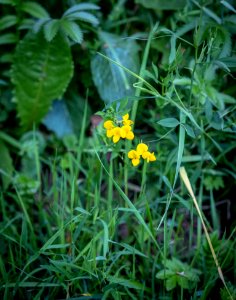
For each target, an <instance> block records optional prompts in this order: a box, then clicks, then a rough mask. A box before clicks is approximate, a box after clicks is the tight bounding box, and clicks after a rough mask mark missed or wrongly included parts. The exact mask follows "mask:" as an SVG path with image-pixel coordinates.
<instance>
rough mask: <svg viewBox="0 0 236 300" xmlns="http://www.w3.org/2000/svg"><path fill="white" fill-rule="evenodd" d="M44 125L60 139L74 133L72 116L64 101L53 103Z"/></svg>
mask: <svg viewBox="0 0 236 300" xmlns="http://www.w3.org/2000/svg"><path fill="white" fill-rule="evenodd" d="M43 124H44V125H45V126H46V127H47V128H48V129H49V130H52V131H53V132H54V133H55V134H56V135H57V137H59V138H62V137H63V136H65V135H68V134H72V133H73V128H72V123H71V118H70V114H69V112H68V109H67V107H66V104H65V102H64V101H63V100H62V101H58V100H56V101H54V102H53V106H52V109H51V110H50V111H49V112H48V114H47V115H46V117H45V118H44V119H43Z"/></svg>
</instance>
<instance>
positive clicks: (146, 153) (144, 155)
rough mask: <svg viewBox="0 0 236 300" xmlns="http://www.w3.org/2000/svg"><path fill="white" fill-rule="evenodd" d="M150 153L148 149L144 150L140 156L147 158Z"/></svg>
mask: <svg viewBox="0 0 236 300" xmlns="http://www.w3.org/2000/svg"><path fill="white" fill-rule="evenodd" d="M150 155H151V153H150V152H149V151H145V152H143V153H142V158H143V159H148V158H149V156H150Z"/></svg>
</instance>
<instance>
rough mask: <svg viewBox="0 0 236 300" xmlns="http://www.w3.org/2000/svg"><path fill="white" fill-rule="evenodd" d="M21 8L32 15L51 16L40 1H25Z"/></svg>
mask: <svg viewBox="0 0 236 300" xmlns="http://www.w3.org/2000/svg"><path fill="white" fill-rule="evenodd" d="M21 10H23V11H24V12H27V13H28V14H30V15H31V16H32V17H35V18H38V19H42V18H49V14H48V12H47V11H46V10H45V9H44V8H43V7H42V6H41V5H40V4H38V3H36V2H25V3H23V4H22V6H21Z"/></svg>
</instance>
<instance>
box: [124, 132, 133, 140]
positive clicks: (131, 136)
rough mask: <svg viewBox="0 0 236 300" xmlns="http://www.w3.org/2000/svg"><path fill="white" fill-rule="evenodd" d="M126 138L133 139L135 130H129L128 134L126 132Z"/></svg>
mask: <svg viewBox="0 0 236 300" xmlns="http://www.w3.org/2000/svg"><path fill="white" fill-rule="evenodd" d="M126 138H127V140H130V141H131V140H133V139H134V133H133V131H129V132H128V133H127V134H126Z"/></svg>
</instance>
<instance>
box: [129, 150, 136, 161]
mask: <svg viewBox="0 0 236 300" xmlns="http://www.w3.org/2000/svg"><path fill="white" fill-rule="evenodd" d="M135 157H136V151H135V150H130V151H129V152H128V158H130V159H133V158H135Z"/></svg>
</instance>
